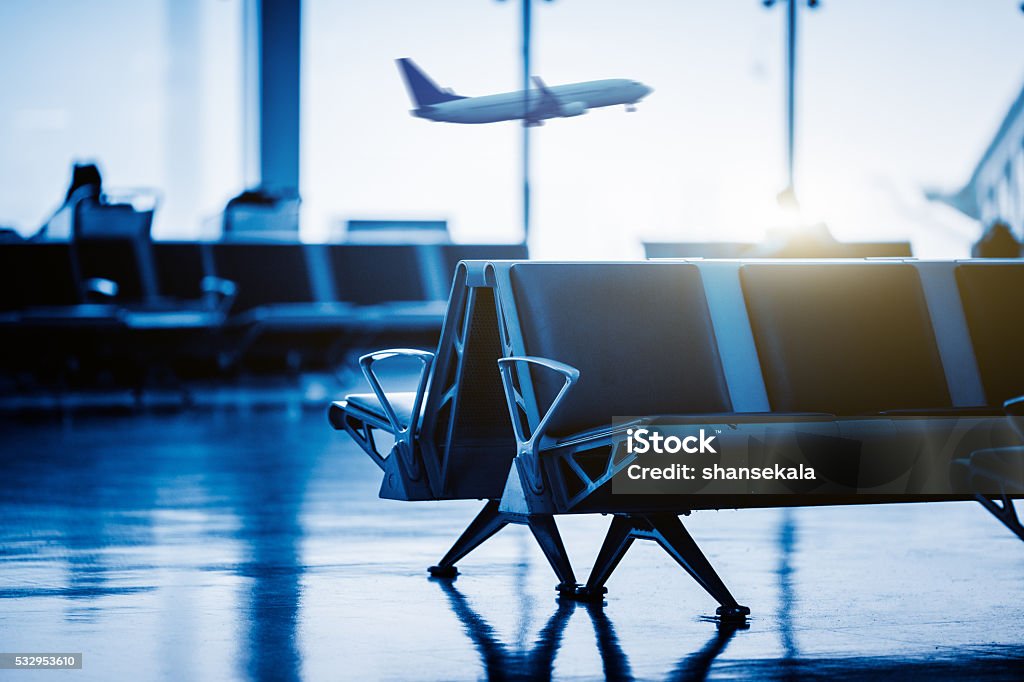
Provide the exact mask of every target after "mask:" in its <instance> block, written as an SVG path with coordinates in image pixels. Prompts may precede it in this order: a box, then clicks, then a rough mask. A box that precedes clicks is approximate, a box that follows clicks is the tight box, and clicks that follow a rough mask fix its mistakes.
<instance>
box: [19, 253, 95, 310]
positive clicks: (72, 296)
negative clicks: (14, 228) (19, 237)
mask: <svg viewBox="0 0 1024 682" xmlns="http://www.w3.org/2000/svg"><path fill="white" fill-rule="evenodd" d="M79 302H80V298H79V291H78V284H77V281H76V279H75V274H74V267H73V263H72V261H71V247H70V245H69V244H68V243H63V242H62V243H57V242H54V243H45V242H42V243H34V242H27V243H19V244H3V245H0V309H2V310H7V311H12V310H24V309H27V308H33V307H37V306H68V305H75V304H77V303H79Z"/></svg>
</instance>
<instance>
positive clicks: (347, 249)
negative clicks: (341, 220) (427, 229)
mask: <svg viewBox="0 0 1024 682" xmlns="http://www.w3.org/2000/svg"><path fill="white" fill-rule="evenodd" d="M327 248H328V258H329V261H330V265H331V271H332V273H333V277H334V289H335V294H336V296H337V298H338V300H340V301H345V302H346V303H355V304H357V305H375V304H378V303H386V302H389V301H424V300H427V298H428V296H427V288H426V282H425V279H424V277H423V268H422V262H421V257H420V253H419V249H420V248H422V247H420V246H417V245H415V244H335V245H332V246H329V247H327Z"/></svg>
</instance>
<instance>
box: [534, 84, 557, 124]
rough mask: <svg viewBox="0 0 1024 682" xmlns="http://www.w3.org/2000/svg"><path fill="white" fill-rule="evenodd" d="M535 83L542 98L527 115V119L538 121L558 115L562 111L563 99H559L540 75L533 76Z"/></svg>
mask: <svg viewBox="0 0 1024 682" xmlns="http://www.w3.org/2000/svg"><path fill="white" fill-rule="evenodd" d="M533 84H534V85H535V86H537V91H538V92H539V93H540V99H539V100H538V101H537V105H536V106H535V107H533V109H532V110H531V111H530V113H529V114H528V115H527V121H530V122H537V121H540V120H543V119H544V118H548V117H550V116H557V115H558V114H559V113H560V112H561V111H562V102H561V100H559V99H558V97H557V96H556V95H555V93H553V92H551V89H550V88H549V87H548V86H547V85H545V84H544V81H543V80H541V78H540V76H534V77H533Z"/></svg>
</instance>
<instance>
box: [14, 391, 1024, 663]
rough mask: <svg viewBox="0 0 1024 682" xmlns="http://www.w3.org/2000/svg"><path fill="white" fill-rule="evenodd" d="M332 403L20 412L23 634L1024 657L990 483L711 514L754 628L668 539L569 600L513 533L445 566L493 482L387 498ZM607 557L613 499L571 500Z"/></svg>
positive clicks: (555, 653)
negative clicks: (979, 489)
mask: <svg viewBox="0 0 1024 682" xmlns="http://www.w3.org/2000/svg"><path fill="white" fill-rule="evenodd" d="M378 486H379V476H378V472H377V469H376V468H375V467H374V466H373V464H372V463H371V462H370V461H369V460H368V459H367V458H366V457H364V456H362V455H361V454H360V453H359V452H357V451H356V449H355V448H354V447H353V446H352V445H350V444H349V443H348V442H346V440H345V439H344V438H342V437H341V436H339V435H337V434H335V433H332V432H331V431H330V430H329V429H328V427H327V425H326V421H325V418H324V414H323V411H321V410H309V409H301V408H300V409H291V410H284V409H278V408H268V407H263V406H259V405H252V406H250V407H248V408H244V407H243V408H237V409H232V408H228V407H222V408H218V409H204V410H198V409H195V410H191V411H180V412H175V413H170V414H161V415H157V414H149V415H145V414H144V415H141V416H125V415H122V416H95V415H94V416H88V417H85V416H79V417H71V418H66V419H64V420H59V419H52V418H48V417H40V418H34V419H33V421H31V422H26V421H25V420H24V419H22V420H20V421H15V420H14V418H12V417H7V418H5V422H4V424H3V427H2V430H0V518H2V519H3V523H2V525H0V562H2V563H0V566H2V570H0V602H2V603H0V633H2V639H3V644H2V647H0V648H2V649H3V650H4V651H54V652H56V651H67V652H82V653H83V654H84V670H82V671H76V672H75V673H71V674H73V675H75V679H82V680H85V679H112V678H113V677H114V676H115V675H118V674H119V673H120V675H121V676H125V675H130V676H131V677H133V678H137V679H237V678H242V679H283V680H287V679H299V678H303V679H339V678H341V679H349V678H351V679H379V678H390V679H446V680H450V679H478V678H481V677H490V678H494V679H503V678H505V679H537V678H540V679H543V678H549V677H554V678H557V679H592V678H600V677H607V678H610V679H633V678H636V679H673V680H675V679H678V680H690V679H704V678H705V677H709V678H742V679H749V678H754V677H765V678H773V679H803V678H807V677H812V678H816V677H821V678H826V677H827V678H829V679H847V678H861V677H863V676H865V675H878V676H887V677H888V676H893V677H898V678H901V679H905V678H922V679H924V678H933V677H937V676H943V677H945V676H959V677H965V678H972V679H978V678H987V679H1019V677H1020V675H1021V674H1022V671H1024V544H1022V543H1020V542H1019V541H1018V540H1016V539H1015V538H1014V537H1013V536H1012V535H1011V534H1010V533H1008V532H1006V531H1005V529H1003V528H1002V527H1001V526H1000V525H999V524H998V523H996V522H994V521H993V520H992V519H991V518H989V517H988V515H987V514H986V513H985V512H984V511H983V510H982V509H981V508H980V507H976V506H975V505H971V504H942V505H905V506H879V507H865V508H860V509H853V508H824V509H803V510H792V511H787V510H764V511H741V512H734V511H723V512H707V513H698V514H695V515H693V516H692V517H690V518H688V519H687V523H688V526H689V527H690V529H691V530H692V532H693V534H694V536H695V537H696V538H697V540H698V541H699V542H701V544H702V545H703V546H704V547H705V549H706V550H707V551H708V553H709V555H710V556H711V558H712V560H713V561H714V562H715V563H716V565H717V566H718V568H719V570H720V572H721V573H722V575H723V577H724V578H725V579H726V581H727V582H728V583H729V585H730V587H731V589H732V591H733V593H734V594H736V595H737V596H738V597H739V598H740V599H741V601H742V602H743V603H745V604H748V605H750V606H751V608H752V609H753V612H754V617H753V618H752V619H751V621H750V623H749V627H748V628H746V629H741V630H736V629H729V628H720V627H717V626H716V624H715V623H713V622H710V621H709V620H708V618H707V616H708V615H709V614H712V613H714V606H715V604H714V603H712V602H711V600H710V599H709V598H708V597H707V596H706V595H705V594H704V593H703V592H701V591H700V590H699V589H698V588H697V587H696V585H695V584H693V583H692V582H691V581H690V580H689V579H688V578H687V577H686V576H685V575H684V574H683V572H682V571H681V570H679V569H678V568H677V567H676V566H675V565H674V564H673V563H671V559H669V558H668V557H667V556H666V555H665V554H664V553H663V552H660V551H659V550H658V549H657V548H656V547H653V546H651V547H648V546H647V545H640V546H638V547H637V548H636V549H634V550H633V552H631V553H630V555H629V556H628V557H627V558H626V559H625V560H624V562H623V564H622V566H621V567H620V568H619V570H618V571H617V572H616V574H615V576H614V578H613V580H612V581H611V583H610V585H609V589H610V592H609V595H608V599H607V605H606V606H605V607H604V608H603V609H602V608H593V607H587V606H583V605H576V604H572V603H561V602H558V601H557V600H556V599H555V595H554V591H553V587H554V582H555V581H554V577H553V576H552V575H550V572H549V569H548V568H547V566H546V564H545V562H544V559H543V557H542V556H541V554H540V553H539V551H538V550H537V549H536V547H535V546H534V545H533V543H532V540H531V539H530V538H529V537H528V531H526V530H525V529H523V528H521V527H512V528H510V529H508V530H505V531H502V533H501V534H499V535H498V536H497V537H496V538H494V539H493V540H492V541H490V542H489V543H488V544H487V545H485V546H484V547H483V548H481V549H480V550H478V552H477V553H475V554H474V555H471V557H469V558H468V559H467V560H465V561H464V563H463V574H462V575H461V576H460V577H459V578H458V579H457V580H456V581H455V582H453V583H448V582H442V581H434V580H430V579H428V578H427V577H426V574H425V570H424V569H425V567H426V566H428V565H430V564H431V563H433V562H434V561H436V559H437V558H438V557H439V556H440V554H441V553H443V551H444V550H445V549H446V548H447V545H448V544H449V543H450V542H451V540H452V539H454V537H455V535H456V534H457V533H458V531H459V530H460V529H461V527H462V526H464V525H465V523H466V522H468V520H469V519H470V518H471V517H472V516H473V514H474V513H475V511H476V508H475V507H476V506H477V505H475V504H470V503H428V504H421V505H414V504H403V503H398V502H390V501H386V500H379V499H377V497H376V490H377V487H378ZM559 523H560V525H561V527H562V529H563V532H564V535H565V539H566V544H567V547H568V549H569V552H570V555H571V556H572V557H573V559H574V561H575V562H576V565H577V571H578V573H579V574H581V575H585V574H586V572H587V570H588V569H589V565H590V562H591V561H592V560H593V557H594V555H595V554H596V551H597V548H598V546H599V544H600V539H601V535H602V533H603V531H604V528H605V525H606V523H607V519H603V518H600V517H596V518H566V519H560V521H559Z"/></svg>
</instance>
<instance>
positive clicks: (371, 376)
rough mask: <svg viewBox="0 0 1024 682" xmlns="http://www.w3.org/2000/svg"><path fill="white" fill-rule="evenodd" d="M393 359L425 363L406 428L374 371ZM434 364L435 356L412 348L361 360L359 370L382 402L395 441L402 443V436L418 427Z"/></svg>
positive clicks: (368, 356)
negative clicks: (377, 365) (393, 432)
mask: <svg viewBox="0 0 1024 682" xmlns="http://www.w3.org/2000/svg"><path fill="white" fill-rule="evenodd" d="M391 358H416V359H418V360H419V361H420V362H422V363H423V367H421V368H420V378H419V383H418V384H417V386H416V397H415V398H414V399H413V406H412V415H411V417H410V421H409V424H407V425H406V426H405V427H404V428H403V427H402V425H401V424H400V423H399V421H398V415H397V414H396V413H395V408H393V407H392V406H391V401H389V400H388V397H387V394H386V393H384V388H383V386H381V383H380V379H378V378H377V374H376V373H375V372H374V371H373V366H374V365H375V364H376V363H378V362H380V361H381V360H389V359H391ZM433 362H434V354H433V353H429V352H427V351H422V350H415V349H412V348H392V349H390V350H379V351H377V352H375V353H368V354H366V355H364V356H362V357H361V358H359V369H361V370H362V372H363V376H365V377H366V381H367V382H368V383H369V384H370V388H372V389H373V393H374V395H376V396H377V400H379V401H380V406H381V409H383V410H384V416H385V417H387V419H388V423H390V424H391V428H393V429H394V430H395V439H396V440H398V441H402V440H403V439H402V438H401V436H402V435H404V434H405V433H406V432H411V431H412V430H413V428H414V427H415V425H416V421H417V419H418V417H419V414H420V407H421V406H422V404H423V397H424V395H425V394H426V390H427V379H428V377H429V376H430V365H431V364H432V363H433Z"/></svg>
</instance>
